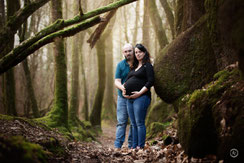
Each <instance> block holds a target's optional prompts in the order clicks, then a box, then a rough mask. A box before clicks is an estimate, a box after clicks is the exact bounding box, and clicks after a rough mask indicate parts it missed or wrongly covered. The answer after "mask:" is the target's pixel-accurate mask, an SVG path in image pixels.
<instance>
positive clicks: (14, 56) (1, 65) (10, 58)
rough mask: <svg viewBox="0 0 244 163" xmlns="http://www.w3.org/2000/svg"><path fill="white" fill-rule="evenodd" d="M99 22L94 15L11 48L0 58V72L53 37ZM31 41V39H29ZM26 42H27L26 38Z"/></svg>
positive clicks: (72, 33) (53, 38)
mask: <svg viewBox="0 0 244 163" xmlns="http://www.w3.org/2000/svg"><path fill="white" fill-rule="evenodd" d="M100 22H101V18H100V17H98V16H97V17H94V18H91V19H89V20H87V21H85V22H82V23H79V24H77V25H74V26H72V27H69V28H67V29H64V30H60V31H58V32H55V33H52V34H50V35H47V36H46V37H43V38H41V39H40V40H38V41H36V42H35V43H33V44H31V45H30V46H29V47H28V48H27V49H25V50H23V51H21V52H20V51H19V50H16V49H14V50H12V51H11V52H10V53H8V54H7V55H6V56H4V57H3V58H1V59H0V74H1V73H3V72H4V71H6V70H8V69H10V68H12V67H14V66H15V65H17V64H18V63H20V62H22V61H23V60H24V59H25V58H26V57H27V56H29V55H30V54H32V53H33V52H35V51H36V50H37V49H39V48H41V47H42V46H44V45H46V44H48V43H51V42H53V41H54V40H55V38H58V37H63V38H64V37H70V36H73V35H75V34H76V33H78V32H80V31H82V30H85V29H87V28H89V27H92V26H94V25H96V24H98V23H100ZM31 41H32V40H31ZM26 44H29V42H28V40H27V42H26Z"/></svg>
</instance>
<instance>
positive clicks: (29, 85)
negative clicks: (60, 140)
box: [19, 1, 40, 118]
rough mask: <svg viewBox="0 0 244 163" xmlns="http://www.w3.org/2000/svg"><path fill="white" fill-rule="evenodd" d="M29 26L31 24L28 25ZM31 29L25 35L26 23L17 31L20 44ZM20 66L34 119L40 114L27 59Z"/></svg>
mask: <svg viewBox="0 0 244 163" xmlns="http://www.w3.org/2000/svg"><path fill="white" fill-rule="evenodd" d="M26 3H27V2H26V1H25V6H26V5H27V4H26ZM32 21H34V16H32V18H31V22H32ZM30 24H31V25H32V24H33V23H30ZM32 29H33V27H32V26H30V29H29V31H28V33H27V21H26V22H25V23H24V24H23V26H22V28H21V29H20V30H19V31H20V32H19V33H20V34H19V35H20V36H19V37H20V42H23V41H24V40H25V38H26V37H27V38H28V37H29V36H30V33H31V30H32ZM22 66H23V70H24V74H25V78H26V90H27V94H28V97H27V98H28V99H27V101H29V102H27V103H28V104H29V103H30V104H31V109H32V112H33V116H34V117H35V118H38V117H40V113H39V110H38V106H37V101H36V96H35V92H34V88H33V85H32V79H31V73H30V69H29V66H28V60H27V58H26V59H25V60H24V61H23V62H22ZM28 104H27V105H28ZM27 108H28V109H26V112H27V115H29V111H30V109H29V106H28V107H27Z"/></svg>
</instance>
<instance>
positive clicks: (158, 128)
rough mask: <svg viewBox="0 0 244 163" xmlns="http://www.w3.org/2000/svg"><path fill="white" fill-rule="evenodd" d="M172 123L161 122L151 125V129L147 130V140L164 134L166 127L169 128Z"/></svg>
mask: <svg viewBox="0 0 244 163" xmlns="http://www.w3.org/2000/svg"><path fill="white" fill-rule="evenodd" d="M170 124H171V123H170V122H166V123H160V122H153V123H151V125H150V127H149V128H148V130H147V135H146V137H147V139H151V138H154V137H156V136H157V134H159V133H162V132H163V131H164V130H165V128H166V127H168V126H169V125H170Z"/></svg>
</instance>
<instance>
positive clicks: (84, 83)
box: [80, 34, 89, 121]
mask: <svg viewBox="0 0 244 163" xmlns="http://www.w3.org/2000/svg"><path fill="white" fill-rule="evenodd" d="M80 40H81V42H83V41H84V34H81V35H80ZM80 51H81V49H80ZM80 63H81V76H82V81H83V95H84V105H83V108H82V112H83V117H84V119H85V120H86V121H89V110H88V109H89V107H88V93H87V84H86V73H85V68H84V62H83V54H80Z"/></svg>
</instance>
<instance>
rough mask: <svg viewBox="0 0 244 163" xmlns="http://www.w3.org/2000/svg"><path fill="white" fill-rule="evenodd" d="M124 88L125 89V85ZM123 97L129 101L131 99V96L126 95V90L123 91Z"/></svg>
mask: <svg viewBox="0 0 244 163" xmlns="http://www.w3.org/2000/svg"><path fill="white" fill-rule="evenodd" d="M123 87H124V85H123ZM122 95H123V96H124V97H125V98H127V99H129V98H130V96H129V95H126V90H125V88H124V89H122Z"/></svg>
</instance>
